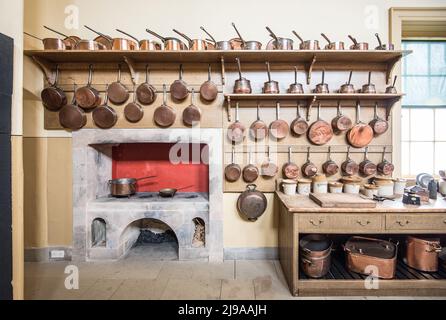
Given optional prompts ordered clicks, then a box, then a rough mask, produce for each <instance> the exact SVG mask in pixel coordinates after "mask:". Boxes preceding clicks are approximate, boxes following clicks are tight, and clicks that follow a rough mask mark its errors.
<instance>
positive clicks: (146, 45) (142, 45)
mask: <svg viewBox="0 0 446 320" xmlns="http://www.w3.org/2000/svg"><path fill="white" fill-rule="evenodd" d="M116 31H118V32H119V33H122V34H123V35H126V36H127V37H130V38H132V39H133V40H135V41H136V42H137V43H138V44H139V50H141V51H158V50H161V49H162V48H161V43H159V42H157V41H152V40H148V39H143V40H139V39H138V38H136V37H134V36H132V35H131V34H129V33H127V32H125V31H122V30H121V29H116Z"/></svg>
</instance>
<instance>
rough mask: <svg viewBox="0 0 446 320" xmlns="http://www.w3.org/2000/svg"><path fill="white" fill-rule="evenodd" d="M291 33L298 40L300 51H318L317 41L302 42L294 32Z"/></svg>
mask: <svg viewBox="0 0 446 320" xmlns="http://www.w3.org/2000/svg"><path fill="white" fill-rule="evenodd" d="M292 32H293V34H294V35H295V36H296V37H297V38H298V39H299V40H300V45H299V49H300V50H320V47H319V41H318V40H304V39H302V37H301V36H300V35H299V34H298V33H297V32H296V31H294V30H293V31H292Z"/></svg>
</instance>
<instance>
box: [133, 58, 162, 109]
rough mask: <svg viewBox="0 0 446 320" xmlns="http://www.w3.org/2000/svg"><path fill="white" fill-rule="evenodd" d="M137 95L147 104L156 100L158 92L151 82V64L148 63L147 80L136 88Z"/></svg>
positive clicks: (139, 99) (142, 102)
mask: <svg viewBox="0 0 446 320" xmlns="http://www.w3.org/2000/svg"><path fill="white" fill-rule="evenodd" d="M136 96H137V98H138V101H139V102H140V103H141V104H143V105H145V106H147V105H149V104H152V103H154V102H155V100H156V96H157V92H156V89H155V87H154V86H153V85H151V84H150V83H149V65H148V64H147V65H146V81H145V82H144V83H141V84H140V85H139V86H138V88H136Z"/></svg>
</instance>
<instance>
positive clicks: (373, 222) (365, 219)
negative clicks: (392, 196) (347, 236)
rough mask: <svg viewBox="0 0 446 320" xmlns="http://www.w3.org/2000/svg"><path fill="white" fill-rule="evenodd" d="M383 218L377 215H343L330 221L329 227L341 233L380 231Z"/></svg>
mask: <svg viewBox="0 0 446 320" xmlns="http://www.w3.org/2000/svg"><path fill="white" fill-rule="evenodd" d="M382 226H383V218H382V216H381V215H378V214H374V215H371V214H344V215H336V216H333V217H332V219H331V227H332V229H334V230H338V231H343V232H348V231H352V232H358V233H361V232H362V231H366V232H369V231H381V230H382Z"/></svg>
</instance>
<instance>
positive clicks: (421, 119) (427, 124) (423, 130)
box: [410, 109, 434, 141]
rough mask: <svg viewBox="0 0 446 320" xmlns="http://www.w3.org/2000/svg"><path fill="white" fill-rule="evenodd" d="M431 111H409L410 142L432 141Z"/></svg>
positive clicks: (432, 115)
mask: <svg viewBox="0 0 446 320" xmlns="http://www.w3.org/2000/svg"><path fill="white" fill-rule="evenodd" d="M433 122H434V111H433V109H411V110H410V136H411V140H412V141H433V140H434V126H433Z"/></svg>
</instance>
